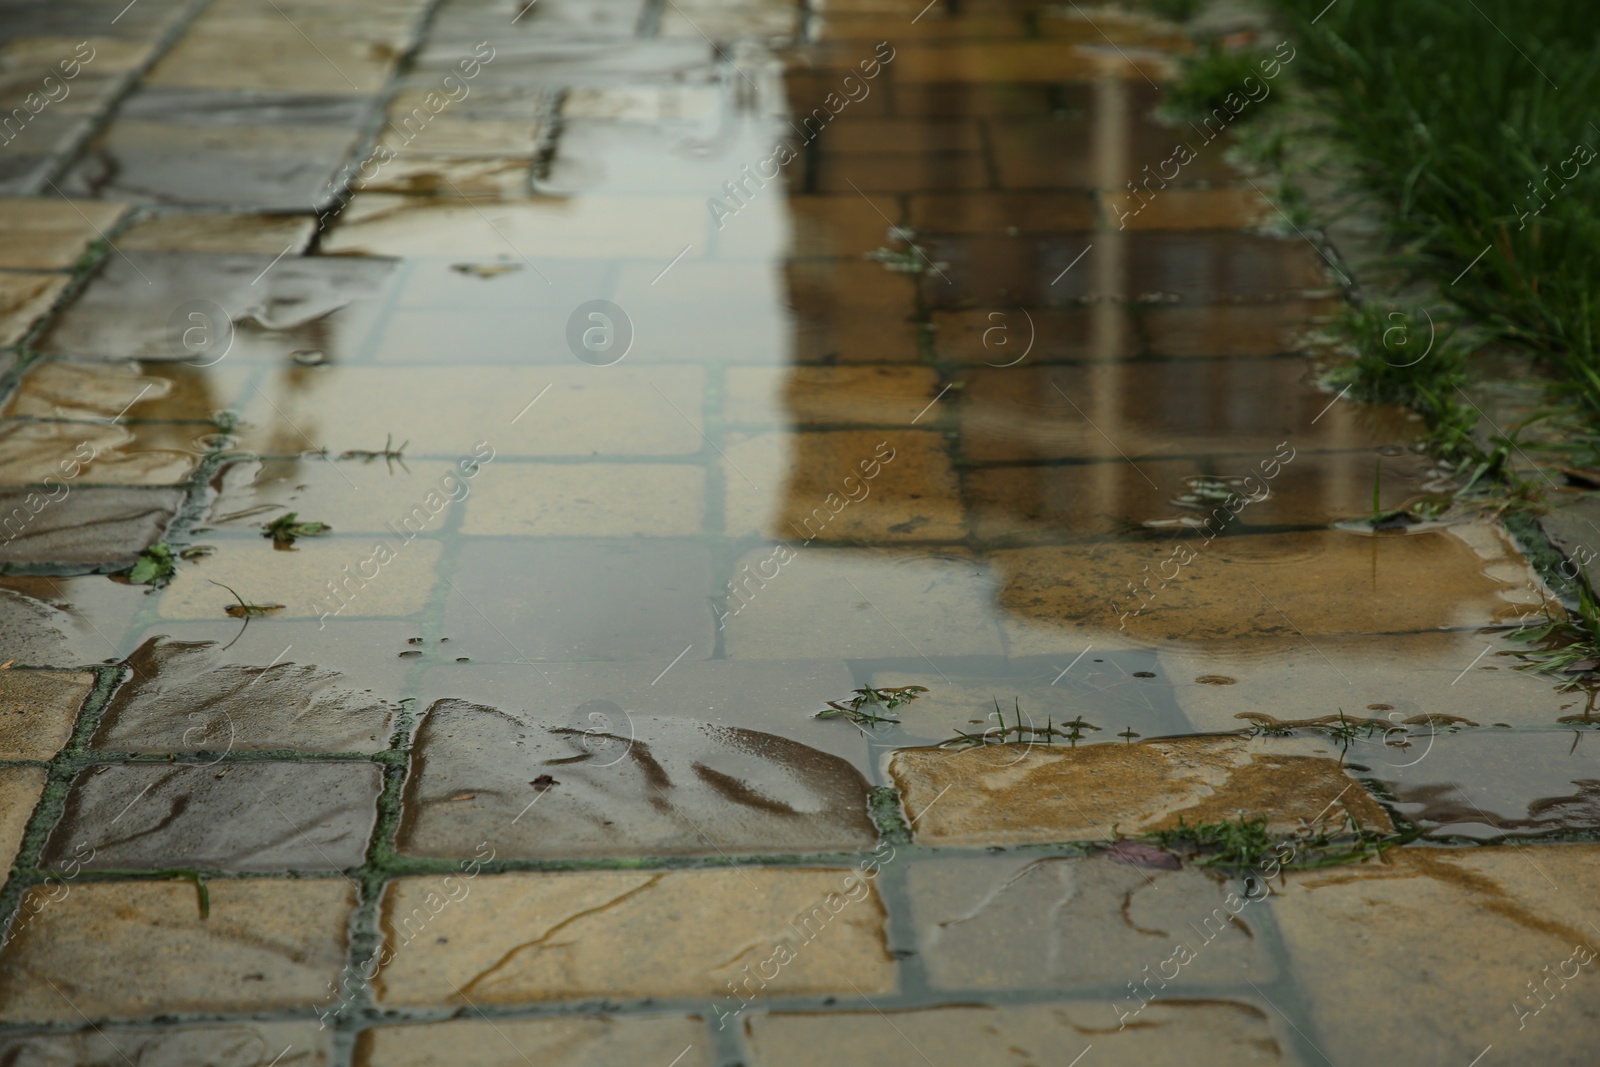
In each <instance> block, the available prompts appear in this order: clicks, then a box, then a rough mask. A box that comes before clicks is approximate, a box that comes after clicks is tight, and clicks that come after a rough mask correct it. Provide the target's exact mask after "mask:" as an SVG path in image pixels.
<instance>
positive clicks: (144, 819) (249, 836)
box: [43, 712, 383, 871]
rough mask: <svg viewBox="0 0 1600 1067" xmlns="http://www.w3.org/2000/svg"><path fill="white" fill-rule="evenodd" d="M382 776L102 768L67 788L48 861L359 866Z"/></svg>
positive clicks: (230, 766)
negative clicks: (85, 852) (89, 857)
mask: <svg viewBox="0 0 1600 1067" xmlns="http://www.w3.org/2000/svg"><path fill="white" fill-rule="evenodd" d="M204 715H205V713H204V712H202V717H204ZM219 747H220V746H219ZM219 759H220V757H219ZM382 777H383V775H382V772H381V770H380V769H379V767H378V765H377V764H374V763H364V762H363V763H334V762H316V763H267V762H256V761H250V762H243V763H226V764H220V763H217V762H216V761H215V760H213V761H207V762H206V763H202V764H192V763H179V764H168V765H161V764H157V765H150V764H132V763H130V764H119V765H114V766H109V767H106V766H100V767H94V768H91V769H89V770H87V771H85V772H84V773H83V774H81V775H79V776H78V780H77V781H76V782H74V783H73V786H72V792H70V793H69V794H67V806H66V811H65V812H64V813H63V814H62V816H61V821H60V822H59V823H58V824H57V825H56V828H55V830H54V831H53V832H52V833H51V835H50V840H49V842H48V843H47V844H46V845H45V855H44V861H43V862H44V863H45V864H46V865H48V866H52V867H55V866H60V865H62V864H64V863H65V862H66V861H67V860H69V859H70V858H71V857H73V856H75V855H81V854H82V853H81V850H82V849H85V848H88V849H92V850H93V855H94V862H95V864H96V865H97V866H98V867H101V868H103V869H109V870H160V869H165V868H171V867H199V868H220V869H222V870H229V871H278V870H302V871H328V870H343V869H346V868H350V867H359V866H360V865H361V862H362V860H364V859H365V858H366V852H367V839H368V838H369V837H370V836H371V834H372V827H373V824H374V822H375V821H376V819H377V815H378V810H377V805H378V793H379V791H380V790H381V789H382V784H383V783H382Z"/></svg>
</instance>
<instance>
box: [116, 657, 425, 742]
mask: <svg viewBox="0 0 1600 1067" xmlns="http://www.w3.org/2000/svg"><path fill="white" fill-rule="evenodd" d="M309 636H310V635H308V637H309ZM290 647H291V648H292V647H293V644H292V643H291V644H290ZM320 651H321V649H319V648H318V647H316V646H314V645H310V644H303V645H302V652H301V653H300V654H299V655H295V656H290V655H289V649H285V650H284V651H283V652H282V653H279V655H280V656H282V657H284V658H281V659H276V660H273V661H272V662H271V663H267V664H263V663H260V662H256V663H252V662H251V661H250V660H248V659H245V658H244V655H243V654H242V650H241V652H234V653H233V654H232V655H230V654H229V653H228V652H227V651H223V650H222V649H221V648H220V647H219V646H218V645H217V644H216V642H212V641H174V640H171V639H169V638H166V637H152V638H150V639H148V640H146V641H145V642H144V643H143V644H142V645H140V646H139V648H138V650H137V651H135V652H134V653H133V655H131V656H129V657H128V659H127V661H126V662H127V665H128V667H129V668H130V669H131V671H132V676H131V677H130V678H128V679H127V680H126V681H125V682H123V684H122V686H121V687H120V688H119V689H117V691H116V693H115V695H114V696H113V697H112V698H111V704H110V706H108V707H107V708H106V710H105V713H104V714H103V715H102V716H101V720H100V727H99V729H98V730H97V731H96V733H95V739H94V745H95V746H96V747H98V748H106V749H113V750H116V751H121V752H248V751H251V750H261V749H296V750H299V751H302V752H378V751H381V750H382V749H384V748H386V747H388V743H389V735H390V732H391V730H392V729H393V723H394V716H395V713H396V711H398V710H399V709H398V706H397V705H396V704H395V703H393V702H391V701H388V700H384V699H382V698H380V697H376V696H374V695H373V694H372V692H371V690H367V691H357V690H356V688H355V683H354V681H353V680H352V679H349V678H346V677H344V676H342V675H341V674H339V673H338V672H337V671H332V670H326V669H323V668H321V667H318V666H316V665H315V664H312V663H305V662H297V661H300V660H301V659H302V657H310V656H316V655H318V653H319V652H320ZM392 654H393V653H391V655H392Z"/></svg>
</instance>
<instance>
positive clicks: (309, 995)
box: [0, 878, 356, 1055]
mask: <svg viewBox="0 0 1600 1067" xmlns="http://www.w3.org/2000/svg"><path fill="white" fill-rule="evenodd" d="M207 888H208V890H209V891H210V895H211V915H210V917H209V918H201V917H200V908H199V906H198V901H197V899H196V892H195V887H194V885H193V884H192V883H190V882H186V881H171V882H83V883H80V884H78V885H76V886H74V887H73V888H72V891H71V892H70V893H68V894H67V895H66V896H65V897H64V898H61V899H60V900H59V901H55V902H50V901H48V900H45V901H42V903H43V904H44V907H43V908H42V910H39V913H38V915H37V916H36V917H35V919H34V921H33V922H32V923H30V924H29V925H28V926H27V927H26V928H25V929H24V930H23V931H22V933H21V934H20V935H19V936H17V937H16V939H15V940H14V941H12V943H11V944H10V945H9V946H8V947H7V948H6V949H5V955H4V959H5V963H6V966H5V967H4V968H0V1018H3V1019H4V1020H5V1021H6V1022H15V1023H30V1022H61V1023H69V1024H71V1025H74V1026H76V1025H78V1024H79V1023H81V1022H82V1021H83V1019H84V1018H85V1017H88V1018H90V1019H135V1018H148V1017H150V1016H153V1015H157V1014H162V1015H171V1014H179V1013H189V1012H196V1013H198V1012H268V1011H279V1010H283V1011H299V1010H304V1008H305V1007H306V1005H308V1004H314V1003H317V1002H318V1001H320V1000H321V999H322V997H323V996H324V992H325V990H326V988H327V987H328V985H329V984H330V983H332V982H333V981H335V980H336V979H337V978H338V976H339V971H340V968H342V967H343V966H344V963H345V950H346V944H347V928H348V924H349V921H350V915H351V912H352V911H353V910H354V909H355V902H356V900H355V898H356V893H355V887H354V886H353V885H352V884H351V883H350V882H348V881H346V880H345V879H343V878H326V879H300V880H288V881H284V880H281V879H217V880H213V881H211V882H209V883H207ZM46 892H47V891H46V890H45V889H44V887H42V886H41V887H37V888H34V889H31V890H29V891H28V894H27V896H26V897H25V898H24V905H23V906H24V907H27V906H28V902H29V900H30V899H32V898H38V897H43V896H45V894H46ZM52 985H54V988H52ZM80 1012H81V1014H80ZM213 1051H214V1050H213ZM269 1055H270V1054H269Z"/></svg>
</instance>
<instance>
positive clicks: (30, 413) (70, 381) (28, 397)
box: [5, 359, 211, 424]
mask: <svg viewBox="0 0 1600 1067" xmlns="http://www.w3.org/2000/svg"><path fill="white" fill-rule="evenodd" d="M172 386H173V383H172V382H171V381H170V380H168V379H166V378H162V377H157V376H153V375H148V374H141V373H140V370H139V365H138V364H137V363H71V362H67V361H65V360H57V359H48V360H41V361H39V362H37V363H35V364H34V365H33V366H31V367H29V368H28V371H27V374H26V376H25V377H24V378H23V379H22V385H21V386H20V387H19V388H18V389H17V391H16V392H15V393H14V394H12V397H11V402H10V403H9V404H7V405H6V408H5V413H6V415H8V416H12V417H15V416H18V415H21V416H24V417H27V418H35V419H95V420H100V421H104V422H106V423H108V424H109V423H112V422H114V421H115V420H116V419H117V417H118V416H119V415H123V414H128V415H131V416H133V418H135V419H138V418H149V417H151V416H152V415H156V414H158V412H157V411H154V410H152V409H151V405H153V404H155V403H156V402H158V401H166V402H165V403H162V404H161V405H160V409H159V414H160V415H161V416H162V417H164V418H169V419H171V418H180V419H181V418H197V419H204V418H206V417H207V416H209V415H210V414H211V411H209V410H200V409H198V408H192V407H189V406H188V405H187V404H185V403H184V401H185V400H190V399H192V398H191V397H185V396H182V395H181V394H180V396H178V397H172V396H171V393H172V392H173V388H172Z"/></svg>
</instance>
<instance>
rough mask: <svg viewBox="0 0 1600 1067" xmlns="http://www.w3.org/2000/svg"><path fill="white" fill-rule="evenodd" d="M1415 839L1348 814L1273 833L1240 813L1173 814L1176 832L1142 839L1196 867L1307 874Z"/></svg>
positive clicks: (1264, 820)
mask: <svg viewBox="0 0 1600 1067" xmlns="http://www.w3.org/2000/svg"><path fill="white" fill-rule="evenodd" d="M1416 836H1417V835H1416V834H1415V833H1407V834H1385V833H1380V832H1379V831H1377V830H1369V829H1366V828H1365V827H1363V826H1362V825H1361V824H1360V823H1359V822H1357V821H1356V818H1355V816H1353V815H1350V814H1349V813H1348V812H1343V813H1341V814H1340V815H1338V816H1329V817H1328V818H1326V819H1324V820H1322V821H1321V822H1319V823H1318V824H1316V825H1314V826H1310V825H1306V826H1301V827H1300V828H1299V829H1297V830H1295V831H1294V832H1292V833H1289V834H1277V835H1274V834H1271V833H1268V831H1267V817H1266V816H1265V815H1254V816H1251V815H1246V814H1244V813H1243V812H1241V813H1240V814H1239V816H1238V817H1237V818H1233V819H1223V820H1221V821H1218V822H1210V823H1195V824H1193V825H1190V824H1188V823H1185V822H1184V821H1183V818H1182V816H1179V818H1178V826H1177V828H1176V829H1172V830H1156V831H1154V832H1152V833H1148V834H1144V835H1143V836H1142V840H1145V841H1150V842H1153V843H1155V844H1158V845H1160V846H1161V847H1163V848H1166V849H1170V850H1172V851H1175V852H1181V853H1187V854H1188V855H1189V857H1190V859H1191V860H1192V861H1193V862H1194V864H1195V865H1196V866H1199V867H1229V868H1247V867H1261V866H1264V865H1265V864H1266V863H1267V862H1268V861H1276V862H1277V863H1278V865H1279V866H1281V867H1282V868H1283V869H1285V870H1311V869H1316V868H1319V867H1337V866H1341V865H1343V864H1347V863H1363V862H1365V861H1367V860H1370V859H1376V858H1378V857H1380V856H1382V855H1383V853H1384V852H1386V851H1388V850H1389V849H1391V848H1393V847H1394V846H1395V845H1400V844H1404V843H1406V842H1407V841H1410V840H1413V839H1414V838H1415V837H1416Z"/></svg>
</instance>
